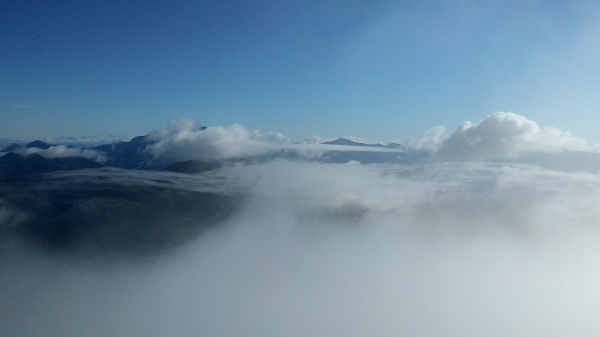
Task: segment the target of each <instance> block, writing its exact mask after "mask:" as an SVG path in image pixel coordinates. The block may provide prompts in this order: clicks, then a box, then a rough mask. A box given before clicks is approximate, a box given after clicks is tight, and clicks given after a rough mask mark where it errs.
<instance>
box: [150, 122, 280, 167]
mask: <svg viewBox="0 0 600 337" xmlns="http://www.w3.org/2000/svg"><path fill="white" fill-rule="evenodd" d="M252 136H255V137H257V138H262V139H264V138H275V139H278V136H277V134H276V135H275V137H273V135H266V136H265V135H262V137H261V134H260V133H254V134H253V135H251V134H250V132H248V130H246V129H245V128H244V127H243V126H241V125H239V124H235V125H232V126H228V127H222V126H212V127H208V128H206V129H200V128H199V127H198V124H197V123H195V122H194V121H192V120H189V119H183V120H175V121H172V122H171V123H170V124H169V127H168V128H167V129H165V130H161V131H157V132H154V133H151V134H150V135H149V138H150V139H151V140H154V141H156V144H153V145H150V146H148V148H147V150H148V151H150V152H152V153H153V154H154V156H156V157H161V156H165V157H169V158H172V159H175V160H178V161H179V160H189V159H201V160H221V159H229V158H237V157H246V156H255V155H260V154H265V153H268V152H269V151H273V147H272V146H270V145H269V144H267V143H265V142H261V141H258V140H256V139H253V137H252Z"/></svg>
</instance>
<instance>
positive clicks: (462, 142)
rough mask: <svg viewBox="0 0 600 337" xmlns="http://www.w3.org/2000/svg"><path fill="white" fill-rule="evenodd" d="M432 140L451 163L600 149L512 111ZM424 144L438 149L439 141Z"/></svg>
mask: <svg viewBox="0 0 600 337" xmlns="http://www.w3.org/2000/svg"><path fill="white" fill-rule="evenodd" d="M436 134H439V133H436ZM429 139H433V140H435V139H438V140H439V141H441V142H440V143H439V146H438V149H437V153H436V158H437V159H438V160H449V161H462V160H489V159H516V158H519V157H521V156H523V155H524V154H526V153H531V152H552V153H559V152H563V151H586V152H590V151H595V150H596V149H597V148H598V147H597V146H595V145H591V144H588V143H587V142H586V141H585V140H584V139H581V138H578V137H575V136H573V135H571V134H570V133H569V132H564V131H561V130H559V129H557V128H552V127H544V128H540V127H539V126H538V124H537V123H536V122H534V121H532V120H529V119H527V118H525V117H523V116H520V115H517V114H514V113H512V112H497V113H495V114H493V115H490V116H488V117H487V118H485V119H484V120H482V121H481V122H479V123H476V124H473V123H471V122H468V121H467V122H464V123H462V124H461V125H460V126H459V127H458V128H457V129H456V130H455V131H454V132H452V133H451V134H450V135H449V136H448V137H447V138H444V137H439V136H438V137H437V138H436V137H435V136H434V137H429ZM424 143H425V144H430V145H427V146H428V147H429V148H432V147H435V146H434V145H435V141H425V142H424ZM431 144H433V145H431Z"/></svg>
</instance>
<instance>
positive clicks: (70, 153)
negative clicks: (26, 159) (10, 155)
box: [15, 145, 106, 163]
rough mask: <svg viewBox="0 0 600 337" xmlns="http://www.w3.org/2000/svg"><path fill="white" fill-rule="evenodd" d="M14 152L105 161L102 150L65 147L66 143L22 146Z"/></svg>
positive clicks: (47, 156)
mask: <svg viewBox="0 0 600 337" xmlns="http://www.w3.org/2000/svg"><path fill="white" fill-rule="evenodd" d="M15 152H16V153H19V154H22V155H25V156H26V155H30V154H39V155H41V156H43V157H46V158H68V157H82V158H87V159H92V160H95V161H97V162H99V163H103V162H105V161H106V156H105V154H104V153H102V152H99V151H95V150H89V149H80V148H76V147H67V146H66V145H55V146H50V147H49V148H47V149H40V148H37V147H31V148H26V147H22V148H19V149H18V150H16V151H15Z"/></svg>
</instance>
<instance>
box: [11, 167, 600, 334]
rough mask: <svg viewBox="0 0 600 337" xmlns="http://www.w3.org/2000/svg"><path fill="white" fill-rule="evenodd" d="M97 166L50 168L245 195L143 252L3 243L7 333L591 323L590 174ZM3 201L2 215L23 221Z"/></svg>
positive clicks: (595, 184)
mask: <svg viewBox="0 0 600 337" xmlns="http://www.w3.org/2000/svg"><path fill="white" fill-rule="evenodd" d="M102 172H103V173H102V175H100V176H97V177H96V178H94V177H95V175H94V174H93V171H84V172H73V173H61V174H59V175H55V176H54V178H52V179H53V180H55V181H57V182H61V183H60V184H58V185H57V186H58V188H57V191H64V187H60V186H62V185H61V184H67V185H69V184H72V183H73V182H75V181H81V182H84V181H87V182H88V183H89V182H90V181H96V183H102V182H106V181H108V182H109V183H110V184H115V183H117V184H121V185H122V184H125V185H127V184H133V186H139V185H140V184H142V186H152V185H159V186H164V187H168V186H172V187H171V188H173V189H174V190H190V189H192V190H196V191H202V190H203V189H204V190H205V191H207V192H208V191H210V192H211V193H218V194H225V195H227V194H229V195H230V194H231V193H239V191H245V193H249V198H248V199H246V202H245V203H244V204H243V205H242V207H241V208H240V209H239V212H237V213H236V214H235V215H233V216H232V217H230V218H228V220H226V225H225V226H223V227H217V228H213V230H212V231H208V232H206V233H205V234H204V235H203V236H201V237H199V238H198V239H196V240H195V241H191V242H188V244H187V245H184V246H178V248H176V249H173V250H171V251H168V252H166V253H165V254H163V255H159V256H158V257H156V258H154V259H150V260H133V261H130V260H120V259H117V260H108V261H106V260H102V259H95V258H92V257H93V256H92V257H88V258H85V257H83V258H82V257H81V256H80V257H74V256H71V255H67V256H62V255H54V254H53V255H40V254H39V253H31V252H28V251H23V250H21V249H19V248H18V247H14V246H11V245H8V244H5V245H4V246H3V247H5V249H4V254H1V255H0V262H1V263H0V274H1V275H3V277H2V278H0V290H2V291H0V312H1V313H2V315H0V317H1V318H0V320H1V321H0V323H2V324H0V332H1V334H2V335H6V336H14V335H19V334H26V335H28V336H42V335H43V336H48V335H61V336H80V335H88V336H114V335H115V334H129V335H145V336H163V335H165V334H175V335H178V336H197V335H198V334H206V335H245V336H281V335H286V336H306V335H316V336H332V335H333V336H364V335H367V334H374V335H378V336H398V335H411V336H431V335H446V336H465V335H466V336H476V335H486V336H506V335H513V336H531V335H548V336H572V335H573V334H577V335H595V334H597V333H600V330H599V327H598V325H597V315H596V313H597V312H598V310H600V307H598V303H600V293H599V292H598V291H597V284H598V282H600V273H597V272H595V270H596V269H597V268H596V266H597V264H598V262H599V261H598V256H600V248H598V247H600V211H599V210H598V207H597V201H598V199H599V198H600V178H599V177H598V175H596V174H591V173H566V172H557V171H552V170H545V169H541V168H539V167H535V166H530V165H523V164H512V165H506V164H490V163H475V162H467V163H437V164H427V165H415V166H404V165H359V164H357V163H350V164H344V165H330V164H318V163H299V162H288V161H275V162H272V163H269V164H262V165H253V166H239V167H228V168H223V169H220V170H216V171H211V172H206V173H203V174H201V175H197V176H186V175H178V174H164V173H158V172H156V173H154V172H143V173H139V174H142V175H140V176H138V173H135V172H123V171H111V170H103V171H102ZM131 175H132V176H131ZM180 179H187V181H185V182H184V181H182V182H180V183H176V182H178V181H179V180H180ZM219 182H226V183H219ZM50 186H54V185H53V184H50ZM48 188H50V187H48ZM181 201H182V200H180V202H181ZM124 205H126V204H123V205H115V206H117V208H122V207H124ZM151 207H152V209H153V212H154V213H156V212H158V210H160V203H153V204H152V205H151ZM0 209H2V211H0V212H2V213H0V214H1V215H0V217H1V219H4V220H3V221H4V223H3V226H7V225H10V226H15V225H16V224H18V222H19V221H25V220H23V219H20V218H19V217H18V216H17V213H18V210H16V209H14V208H11V206H10V205H7V204H5V206H3V207H2V208H0ZM88 210H89V208H88ZM81 212H83V213H80V214H86V213H85V208H82V209H81ZM9 214H10V215H9ZM156 214H159V213H156ZM168 214H171V218H172V219H173V220H175V221H177V219H179V220H182V219H181V214H178V215H176V214H173V213H169V208H168V207H165V208H164V213H163V215H165V216H166V215H168ZM7 219H12V220H7ZM187 221H189V220H187ZM156 225H159V223H157V224H156ZM172 225H173V223H169V222H168V221H166V222H164V223H163V225H162V226H165V227H164V228H169V227H170V226H172ZM108 228H109V229H110V228H112V229H110V230H115V227H110V226H109V227H108ZM107 234H108V233H104V235H107ZM8 247H13V248H10V249H9V248H8ZM102 261H104V262H102Z"/></svg>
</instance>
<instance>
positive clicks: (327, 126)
mask: <svg viewBox="0 0 600 337" xmlns="http://www.w3.org/2000/svg"><path fill="white" fill-rule="evenodd" d="M599 14H600V6H599V5H596V4H595V2H593V1H570V2H567V1H372V0H371V1H358V0H355V1H337V0H332V1H312V0H311V1H268V0H261V1H227V0H220V1H152V2H145V1H128V0H124V1H123V0H121V1H106V0H105V1H94V0H91V1H68V0H67V1H65V0H62V1H26V0H22V1H0V37H1V38H0V138H15V139H33V138H46V137H59V136H87V135H108V134H119V135H128V136H134V135H141V134H146V133H148V131H150V130H153V129H160V128H163V127H165V126H166V125H167V123H168V122H169V121H170V120H171V119H178V118H188V117H191V118H194V119H197V120H199V121H200V122H201V123H202V124H205V125H230V124H233V123H240V124H242V125H244V126H246V127H247V128H249V129H260V130H262V131H279V132H281V133H283V134H285V135H288V136H290V137H292V138H296V139H298V138H305V137H309V136H312V135H319V136H330V137H338V136H344V135H346V136H348V135H351V136H360V137H366V138H368V139H370V140H372V141H388V140H391V139H398V138H401V139H407V138H411V137H421V136H422V135H424V133H425V132H426V131H427V130H428V129H429V128H430V127H432V126H435V125H446V126H448V127H449V128H450V129H453V128H455V127H456V126H457V125H458V124H459V123H460V122H462V121H465V120H472V121H479V120H481V119H483V118H484V117H485V116H487V115H489V114H492V113H494V112H497V111H512V112H515V113H517V114H521V115H524V116H526V117H528V118H530V119H533V120H535V121H537V122H538V123H539V124H540V125H541V126H556V127H559V128H561V129H562V130H566V131H571V132H573V133H574V134H576V135H579V136H582V137H585V138H587V139H589V140H591V141H599V140H600V136H598V133H597V129H598V126H599V125H600V111H599V110H600V109H599V106H600V93H599V88H600V63H599V62H598V60H599V59H600V20H599V19H598V18H599V17H600V16H599Z"/></svg>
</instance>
